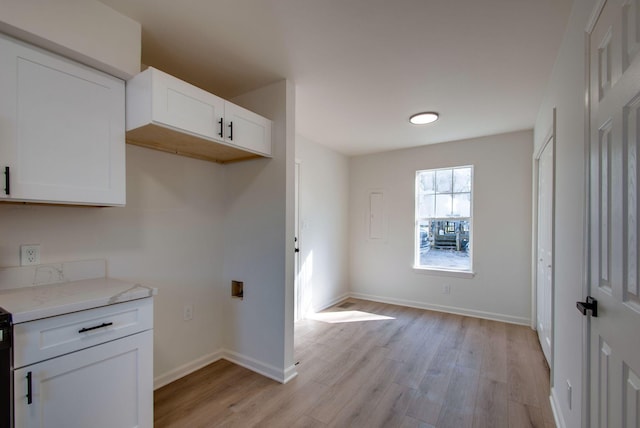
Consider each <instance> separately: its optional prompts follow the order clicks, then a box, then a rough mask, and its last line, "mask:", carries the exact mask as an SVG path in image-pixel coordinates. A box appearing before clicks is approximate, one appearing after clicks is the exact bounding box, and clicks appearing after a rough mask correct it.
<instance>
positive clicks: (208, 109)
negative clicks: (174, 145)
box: [150, 69, 224, 141]
mask: <svg viewBox="0 0 640 428" xmlns="http://www.w3.org/2000/svg"><path fill="white" fill-rule="evenodd" d="M150 71H151V73H152V76H153V77H152V79H151V80H152V85H153V87H152V93H153V107H152V108H153V113H152V116H153V118H152V120H154V121H156V122H161V123H163V124H165V125H169V126H171V127H174V128H177V129H180V130H183V131H186V132H188V133H191V134H196V135H200V136H203V137H207V138H211V139H213V140H218V141H224V136H223V132H224V119H223V116H224V100H223V99H222V98H220V97H217V96H216V95H213V94H211V93H209V92H206V91H204V90H202V89H200V88H197V87H196V86H193V85H191V84H189V83H187V82H184V81H182V80H180V79H176V78H175V77H173V76H170V75H168V74H166V73H163V72H161V71H159V70H156V69H151V70H150Z"/></svg>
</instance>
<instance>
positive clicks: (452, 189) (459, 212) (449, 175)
mask: <svg viewBox="0 0 640 428" xmlns="http://www.w3.org/2000/svg"><path fill="white" fill-rule="evenodd" d="M472 187H473V167H472V166H461V167H456V168H446V169H444V168H443V169H429V170H424V171H417V172H416V222H415V262H414V264H415V267H416V268H424V269H437V270H449V271H461V272H470V271H471V219H472V214H471V213H472V207H471V204H472V192H473V190H472Z"/></svg>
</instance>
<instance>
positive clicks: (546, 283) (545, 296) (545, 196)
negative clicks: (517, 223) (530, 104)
mask: <svg viewBox="0 0 640 428" xmlns="http://www.w3.org/2000/svg"><path fill="white" fill-rule="evenodd" d="M552 222H553V140H551V141H550V142H549V143H548V144H547V145H546V147H545V148H544V150H543V151H542V153H541V155H540V159H539V161H538V226H537V229H538V248H537V275H536V288H537V301H536V303H537V304H536V307H537V325H536V328H537V330H538V338H539V340H540V345H541V346H542V351H543V352H544V356H545V358H546V359H547V362H548V363H549V364H551V349H552V334H553V333H552V332H553V329H552V296H553V282H552V281H553V251H552V248H553V226H552V224H553V223H552Z"/></svg>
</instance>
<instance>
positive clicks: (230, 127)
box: [229, 122, 233, 141]
mask: <svg viewBox="0 0 640 428" xmlns="http://www.w3.org/2000/svg"><path fill="white" fill-rule="evenodd" d="M229 139H230V140H231V141H233V122H229Z"/></svg>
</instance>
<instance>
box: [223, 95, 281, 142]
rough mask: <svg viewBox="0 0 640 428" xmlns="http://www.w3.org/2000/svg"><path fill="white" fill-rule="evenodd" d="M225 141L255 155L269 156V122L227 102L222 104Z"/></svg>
mask: <svg viewBox="0 0 640 428" xmlns="http://www.w3.org/2000/svg"><path fill="white" fill-rule="evenodd" d="M224 117H225V121H226V124H227V129H226V130H225V131H226V132H225V135H224V137H225V141H226V142H228V143H229V144H235V145H236V146H240V147H242V148H244V149H247V150H251V151H253V152H255V153H262V154H264V155H271V121H270V120H269V119H266V118H264V117H262V116H260V115H259V114H256V113H254V112H252V111H249V110H247V109H246V108H243V107H240V106H238V105H236V104H233V103H231V102H229V101H225V103H224Z"/></svg>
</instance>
